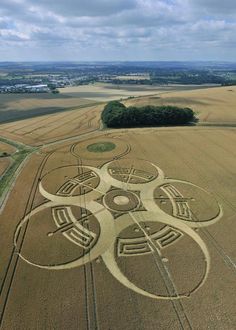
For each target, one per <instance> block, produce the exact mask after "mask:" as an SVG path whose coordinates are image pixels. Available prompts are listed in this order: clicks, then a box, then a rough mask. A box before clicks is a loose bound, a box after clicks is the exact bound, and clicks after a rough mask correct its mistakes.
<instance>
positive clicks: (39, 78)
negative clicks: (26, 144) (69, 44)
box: [0, 62, 236, 93]
mask: <svg viewBox="0 0 236 330" xmlns="http://www.w3.org/2000/svg"><path fill="white" fill-rule="evenodd" d="M95 82H96V83H99V82H101V83H112V84H117V85H122V84H130V85H173V84H177V85H178V84H179V85H194V84H195V85H203V84H213V85H221V86H230V85H235V84H236V65H235V64H233V63H219V62H215V63H214V62H121V63H112V62H108V63H106V62H105V63H101V62H97V63H70V62H68V63H14V65H12V64H11V63H8V62H5V63H4V62H2V63H1V64H0V93H59V90H58V89H59V88H64V87H67V86H79V85H87V84H92V83H95Z"/></svg>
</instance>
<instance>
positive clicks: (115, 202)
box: [104, 189, 140, 212]
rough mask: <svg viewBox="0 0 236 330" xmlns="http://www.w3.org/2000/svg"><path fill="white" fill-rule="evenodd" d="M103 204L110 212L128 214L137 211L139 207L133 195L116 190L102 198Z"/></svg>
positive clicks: (137, 200) (138, 202) (136, 197)
mask: <svg viewBox="0 0 236 330" xmlns="http://www.w3.org/2000/svg"><path fill="white" fill-rule="evenodd" d="M104 204H105V206H106V207H107V208H108V209H110V210H112V211H118V212H129V211H131V210H133V211H134V210H135V209H137V207H138V206H139V205H140V201H139V199H138V196H136V195H135V193H132V192H130V191H124V190H120V189H116V190H112V191H110V192H108V193H107V194H106V195H105V196H104Z"/></svg>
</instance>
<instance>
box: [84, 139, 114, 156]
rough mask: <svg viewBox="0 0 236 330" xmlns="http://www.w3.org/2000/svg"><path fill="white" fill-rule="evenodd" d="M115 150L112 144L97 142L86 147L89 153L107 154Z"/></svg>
mask: <svg viewBox="0 0 236 330" xmlns="http://www.w3.org/2000/svg"><path fill="white" fill-rule="evenodd" d="M115 148H116V145H115V144H114V143H112V142H108V141H107V142H106V141H104V142H98V143H93V144H90V145H88V146H87V150H88V151H89V152H98V153H100V152H108V151H111V150H114V149H115Z"/></svg>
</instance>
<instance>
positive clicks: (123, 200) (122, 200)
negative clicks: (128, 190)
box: [113, 195, 129, 205]
mask: <svg viewBox="0 0 236 330" xmlns="http://www.w3.org/2000/svg"><path fill="white" fill-rule="evenodd" d="M113 202H114V203H115V204H117V205H127V204H128V203H129V198H128V197H127V196H121V195H119V196H116V197H115V198H114V199H113Z"/></svg>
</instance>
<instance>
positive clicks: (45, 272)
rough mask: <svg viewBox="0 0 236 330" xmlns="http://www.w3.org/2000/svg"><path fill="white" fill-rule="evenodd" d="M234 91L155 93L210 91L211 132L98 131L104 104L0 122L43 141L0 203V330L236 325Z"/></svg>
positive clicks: (22, 137)
mask: <svg viewBox="0 0 236 330" xmlns="http://www.w3.org/2000/svg"><path fill="white" fill-rule="evenodd" d="M230 89H231V88H230ZM232 89H233V88H232ZM235 92H236V91H235ZM172 93H173V94H175V95H174V96H173V95H172ZM204 93H205V94H204ZM233 93H234V92H228V91H227V89H221V88H220V89H218V92H217V91H216V90H215V91H214V89H209V90H198V91H191V92H190V91H184V92H180V91H178V92H176V93H175V92H170V93H168V94H162V95H161V98H163V100H164V99H165V98H169V99H170V98H172V100H173V97H175V98H177V99H178V98H180V97H182V96H180V95H182V94H184V97H183V98H184V99H185V100H186V99H187V100H188V102H190V101H191V102H193V100H195V105H196V102H197V100H198V102H206V98H207V95H208V98H209V99H208V102H212V103H211V105H209V108H210V109H211V110H210V111H211V113H212V115H211V117H210V118H215V119H214V120H215V121H212V126H211V127H208V126H201V125H203V124H204V123H201V125H200V126H198V125H197V126H189V127H162V128H137V129H116V130H105V129H100V121H99V118H100V112H101V110H102V108H103V105H102V104H101V105H94V106H88V107H86V108H83V109H78V110H72V111H68V112H64V113H60V114H53V115H47V116H42V117H38V118H31V119H27V120H22V121H17V122H12V123H9V124H3V125H1V126H0V134H1V135H2V136H4V137H5V138H7V139H9V140H11V139H12V140H14V141H18V142H22V143H25V144H29V145H31V146H37V148H35V149H34V150H33V151H32V154H31V155H30V157H28V159H27V161H26V162H25V164H24V166H23V167H22V169H21V171H20V172H19V175H18V176H17V177H16V179H15V181H14V182H13V184H12V186H11V187H10V188H9V189H10V193H9V195H8V196H7V199H6V200H5V201H4V203H3V204H2V208H1V215H0V233H1V242H0V285H1V286H0V288H1V289H0V290H1V291H0V294H1V296H0V298H1V299H0V328H1V330H9V329H19V330H21V329H39V330H41V329H42V330H44V329H72V330H77V329H82V330H83V329H112V330H113V329H114V330H116V329H117V330H120V329H126V330H133V329H147V330H149V329H153V330H156V329H207V328H209V329H217V330H222V329H224V330H229V329H235V327H236V314H235V312H234V311H235V304H236V297H235V293H234V291H235V272H236V264H235V260H236V249H235V236H236V227H235V218H236V202H235V201H236V199H235V185H236V171H235V169H236V167H235V156H236V152H235V147H234V146H235V143H236V130H235V127H234V124H235V122H234V119H233V118H234V117H233V111H232V114H231V113H230V110H229V108H230V104H233V102H234V101H233V97H234V96H233V95H234V94H233ZM170 95H171V96H170ZM193 95H194V96H193ZM197 95H199V96H197ZM204 95H205V96H204ZM228 95H232V96H231V99H230V96H229V98H227V96H228ZM203 96H204V97H205V99H204V98H203ZM212 98H213V99H214V101H213V100H212ZM217 98H218V99H219V100H221V101H222V102H220V101H219V104H218V105H219V107H218V108H216V113H214V104H217ZM225 98H226V101H225V104H226V105H225V107H224V108H223V106H222V107H220V104H224V102H223V100H224V99H225ZM158 100H160V99H151V98H150V97H142V98H141V97H140V98H136V99H133V100H130V101H127V103H128V102H129V103H130V104H131V103H132V104H133V103H135V104H138V105H141V104H148V102H150V104H151V102H152V101H155V104H156V103H157V102H159V101H158ZM186 102H187V101H186ZM230 102H231V103H230ZM168 103H169V100H168ZM173 103H174V102H173ZM152 104H153V103H152ZM174 104H176V103H174ZM178 104H180V103H178ZM186 104H187V103H186ZM192 104H193V103H192ZM187 106H188V105H187ZM197 106H198V105H196V107H197ZM201 106H202V105H201ZM204 109H205V108H202V112H201V113H200V119H201V120H202V121H203V122H204V120H203V119H202V118H203V117H202V116H204V115H205V114H206V113H207V112H204V111H205V110H204ZM195 110H196V109H195ZM197 111H199V112H200V108H198V110H197ZM206 111H209V110H206ZM224 113H225V120H224V122H225V123H231V124H232V125H231V126H232V127H230V126H229V125H228V126H227V125H225V126H224V125H223V124H222V126H221V127H219V126H217V125H221V118H224V117H223V114H224ZM230 114H231V117H230ZM205 121H206V122H208V121H210V120H205ZM214 123H215V125H213V124H214ZM22 302H23V303H22Z"/></svg>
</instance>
